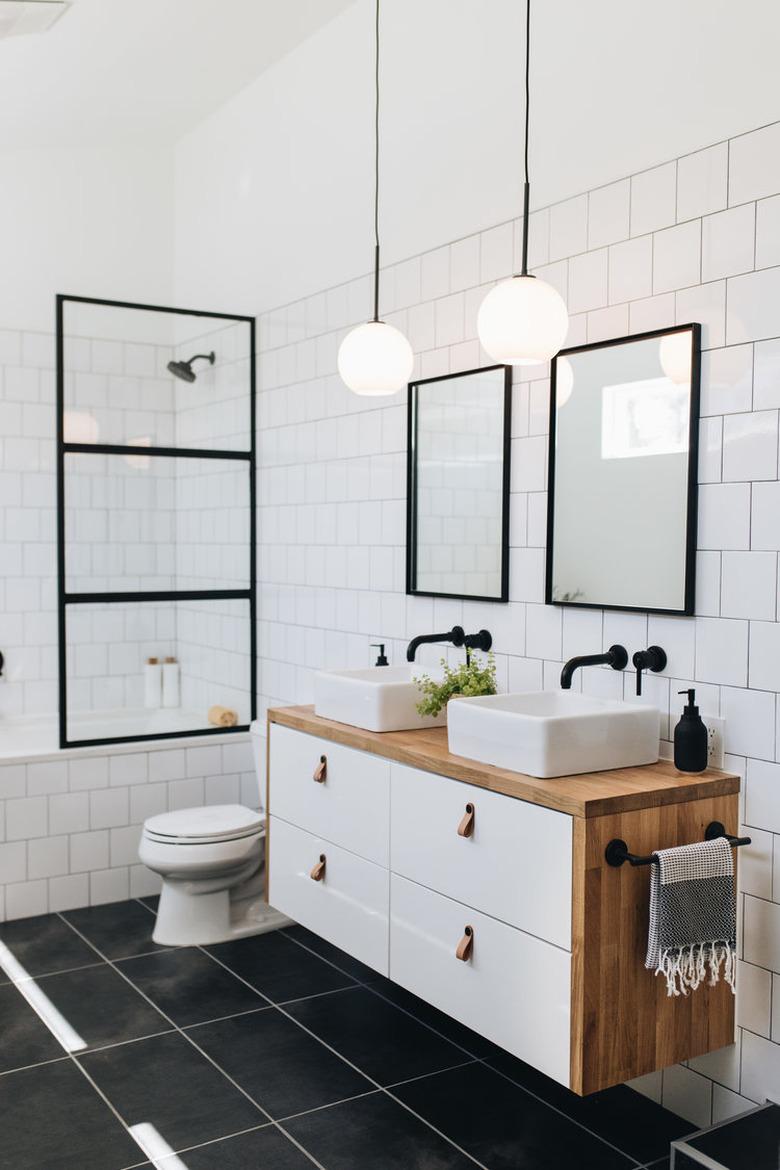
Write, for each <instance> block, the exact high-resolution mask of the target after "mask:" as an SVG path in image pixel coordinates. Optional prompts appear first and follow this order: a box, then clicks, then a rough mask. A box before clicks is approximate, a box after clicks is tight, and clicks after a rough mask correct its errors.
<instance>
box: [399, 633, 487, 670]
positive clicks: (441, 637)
mask: <svg viewBox="0 0 780 1170" xmlns="http://www.w3.org/2000/svg"><path fill="white" fill-rule="evenodd" d="M429 642H451V643H452V645H453V646H456V647H457V648H458V649H460V647H461V646H465V647H466V660H467V661H468V658H469V656H470V654H471V651H472V650H483V651H485V652H486V653H487V651H488V650H489V649H490V647H491V646H492V645H493V635H492V634H491V632H490V630H477V632H476V634H467V633H466V631H465V630H464V629H463V626H453V627H452V629H451V630H448V631H447V633H446V634H418V635H417V637H416V638H412V640H411V642H410V643H409V645H408V646H407V647H406V661H407V662H414V656H415V654H416V653H417V648H418V646H424V645H427V643H429Z"/></svg>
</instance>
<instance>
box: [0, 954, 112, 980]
mask: <svg viewBox="0 0 780 1170" xmlns="http://www.w3.org/2000/svg"><path fill="white" fill-rule="evenodd" d="M9 949H10V948H9ZM102 966H103V963H102V962H100V963H82V965H81V966H80V967H65V968H64V969H63V970H62V971H42V972H41V973H40V974H39V975H31V974H29V972H28V974H27V975H25V977H24V979H2V980H0V987H16V986H17V985H18V984H19V983H30V982H35V983H37V982H38V980H39V979H51V978H52V977H53V976H55V975H72V974H73V973H74V972H76V971H91V970H93V969H94V968H95V967H102Z"/></svg>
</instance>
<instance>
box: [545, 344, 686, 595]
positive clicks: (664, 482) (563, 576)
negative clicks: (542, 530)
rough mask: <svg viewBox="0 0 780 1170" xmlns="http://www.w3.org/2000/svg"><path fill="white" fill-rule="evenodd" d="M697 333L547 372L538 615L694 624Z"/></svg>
mask: <svg viewBox="0 0 780 1170" xmlns="http://www.w3.org/2000/svg"><path fill="white" fill-rule="evenodd" d="M700 333H701V327H700V326H699V325H679V326H677V327H676V328H670V329H663V330H657V331H655V332H653V333H642V334H636V335H635V336H633V337H622V338H618V339H617V340H615V341H606V342H599V343H597V344H594V345H580V346H576V347H574V348H572V349H567V350H561V352H560V353H559V354H558V356H557V357H556V358H555V359H554V360H553V363H552V383H551V402H550V469H549V496H548V529H547V582H546V598H545V600H546V601H547V604H548V605H549V604H553V605H579V606H595V607H599V608H609V609H639V610H651V611H653V612H656V613H672V614H692V613H693V611H694V584H695V583H694V569H695V563H696V495H697V493H696V483H697V462H698V433H699V367H700Z"/></svg>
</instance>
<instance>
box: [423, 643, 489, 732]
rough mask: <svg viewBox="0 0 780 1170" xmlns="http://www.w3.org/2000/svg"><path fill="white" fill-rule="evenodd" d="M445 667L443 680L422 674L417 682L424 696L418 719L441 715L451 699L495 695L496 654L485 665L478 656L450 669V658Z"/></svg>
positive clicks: (443, 659) (444, 659) (471, 657)
mask: <svg viewBox="0 0 780 1170" xmlns="http://www.w3.org/2000/svg"><path fill="white" fill-rule="evenodd" d="M441 665H442V671H443V674H442V677H441V678H436V679H432V678H431V677H430V676H429V675H427V674H422V675H420V676H419V677H418V678H417V679H416V680H415V681H416V683H417V688H418V690H419V691H420V695H421V698H420V702H419V703H418V704H417V714H418V715H431V716H435V715H438V714H439V712H440V711H442V710H443V709H444V708H445V707H446V706H447V703H449V701H450V699H452V698H455V697H456V696H458V695H461V696H464V697H468V698H473V697H474V696H475V695H495V693H496V690H497V687H496V660H495V656H494V654H493V652H492V650H491V651H490V652H489V653H488V655H487V659H486V661H485V662H484V663H483V662H482V661H481V660H480V659H478V658H477V657H476V656H475V655H471V656H470V657H469V658H467V660H466V661H465V662H462V663H461V664H460V666H449V665H448V664H447V659H446V658H442V660H441Z"/></svg>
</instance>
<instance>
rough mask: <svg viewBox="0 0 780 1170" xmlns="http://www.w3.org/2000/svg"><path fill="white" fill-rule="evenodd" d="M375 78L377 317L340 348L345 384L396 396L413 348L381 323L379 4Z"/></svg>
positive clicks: (359, 391) (407, 374)
mask: <svg viewBox="0 0 780 1170" xmlns="http://www.w3.org/2000/svg"><path fill="white" fill-rule="evenodd" d="M375 39H376V63H375V75H374V93H375V105H374V316H373V318H372V319H371V320H370V321H367V322H366V323H365V324H364V325H358V326H357V328H355V329H352V330H351V331H350V332H349V333H348V334H347V336H346V337H345V338H344V340H343V341H342V343H341V345H340V346H339V357H338V366H339V373H340V374H341V377H342V380H343V381H344V383H345V384H346V385H347V386H348V387H349V389H350V390H352V391H354V393H355V394H364V395H374V396H376V395H381V394H395V393H396V391H397V390H400V389H401V388H402V387H403V386H405V385H406V383H407V382H408V381H409V378H410V377H411V373H412V366H413V365H414V354H413V353H412V347H411V345H410V344H409V342H408V341H407V339H406V338H405V337H404V335H403V333H401V332H400V330H398V329H395V328H394V327H393V326H392V325H388V324H387V322H386V321H380V320H379V0H376V19H375Z"/></svg>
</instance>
